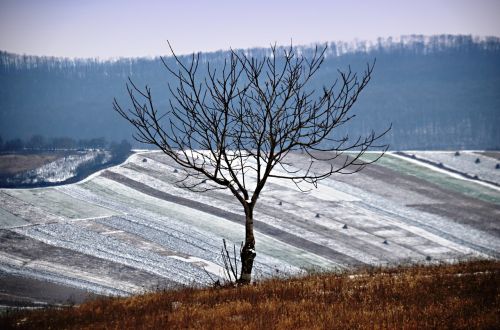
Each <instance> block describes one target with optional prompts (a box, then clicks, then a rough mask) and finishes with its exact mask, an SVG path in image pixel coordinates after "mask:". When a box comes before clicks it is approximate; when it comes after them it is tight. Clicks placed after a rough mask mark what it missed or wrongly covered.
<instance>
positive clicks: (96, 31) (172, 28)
mask: <svg viewBox="0 0 500 330" xmlns="http://www.w3.org/2000/svg"><path fill="white" fill-rule="evenodd" d="M443 33H445V34H471V35H474V36H500V0H416V1H413V0H411V1H410V0H408V1H405V0H357V1H356V0H352V1H337V0H331V1H328V0H308V1H296V0H288V1H286V0H275V1H273V0H267V1H266V0H248V1H238V0H232V1H231V0H224V1H222V0H221V1H218V0H211V1H209V0H206V1H201V0H191V1H190V0H184V1H171V0H165V1H160V0H156V1H154V0H151V1H148V0H142V1H141V0H0V50H5V51H8V52H13V53H20V54H30V55H49V56H63V57H99V58H102V59H105V58H110V57H120V56H122V57H128V56H156V55H163V54H169V51H168V48H167V44H166V40H170V42H171V43H172V45H173V46H174V49H175V50H176V52H177V53H179V54H185V53H191V52H194V51H213V50H219V49H229V48H231V47H232V48H249V47H254V46H259V47H267V46H269V45H270V44H271V43H275V42H276V43H278V44H289V43H290V40H292V41H293V43H294V44H296V45H300V44H310V43H313V42H325V41H338V40H341V41H352V40H354V39H359V40H375V39H376V38H377V37H389V36H393V37H398V36H400V35H408V34H424V35H432V34H443Z"/></svg>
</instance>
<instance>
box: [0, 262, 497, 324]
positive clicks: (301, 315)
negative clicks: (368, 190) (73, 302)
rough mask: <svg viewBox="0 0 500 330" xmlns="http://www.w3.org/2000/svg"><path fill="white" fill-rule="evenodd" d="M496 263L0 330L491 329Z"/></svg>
mask: <svg viewBox="0 0 500 330" xmlns="http://www.w3.org/2000/svg"><path fill="white" fill-rule="evenodd" d="M499 284H500V262H498V261H473V262H468V263H461V264H456V265H440V266H425V267H424V266H413V267H400V268H390V269H372V270H365V271H357V272H356V273H345V274H316V275H311V276H307V277H304V278H296V279H287V280H278V279H275V280H267V281H263V282H261V283H257V284H255V285H250V286H246V287H237V288H219V289H189V288H186V289H182V290H176V291H166V292H159V293H150V294H145V295H140V296H134V297H129V298H109V299H103V300H96V301H91V302H87V303H85V304H82V305H80V306H77V307H73V308H66V309H58V310H57V309H53V310H41V311H40V310H38V311H29V312H27V311H22V312H14V313H13V312H10V313H9V314H6V315H3V317H2V318H1V320H0V328H2V329H7V328H19V329H21V328H34V329H44V328H52V329H65V328H77V329H80V328H81V329H185V328H194V329H355V328H370V329H371V328H375V329H379V328H384V329H387V328H389V329H395V328H398V329H401V328H405V329H429V328H438V329H446V328H448V329H474V328H475V329H494V328H497V329H498V328H499V327H500V291H499Z"/></svg>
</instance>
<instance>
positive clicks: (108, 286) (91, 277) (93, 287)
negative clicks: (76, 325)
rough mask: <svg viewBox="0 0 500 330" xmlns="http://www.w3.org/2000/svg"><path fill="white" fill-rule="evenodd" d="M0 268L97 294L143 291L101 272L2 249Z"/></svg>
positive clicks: (125, 293)
mask: <svg viewBox="0 0 500 330" xmlns="http://www.w3.org/2000/svg"><path fill="white" fill-rule="evenodd" d="M0 270H2V271H4V272H6V273H9V274H15V275H23V276H28V277H30V278H36V279H44V280H48V281H49V282H54V283H58V284H64V285H70V286H73V287H77V288H81V289H86V290H90V291H92V292H95V293H98V294H108V295H109V294H112V295H127V294H137V293H140V292H143V291H144V289H143V288H142V287H140V286H137V285H135V284H133V283H128V282H124V281H120V280H118V279H116V278H110V277H107V276H105V275H103V274H93V273H89V272H86V271H83V270H77V269H74V268H71V267H68V266H65V265H63V264H57V263H53V262H48V261H42V260H30V259H27V258H23V257H20V256H17V255H13V254H9V253H5V252H2V251H0ZM40 275H41V276H40Z"/></svg>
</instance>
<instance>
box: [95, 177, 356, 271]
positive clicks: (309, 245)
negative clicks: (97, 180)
mask: <svg viewBox="0 0 500 330" xmlns="http://www.w3.org/2000/svg"><path fill="white" fill-rule="evenodd" d="M101 175H102V176H103V177H105V178H108V179H111V180H114V181H116V182H119V183H122V184H124V185H126V186H128V187H131V188H134V189H136V190H138V191H140V192H142V193H144V194H147V195H150V196H153V197H156V198H160V199H163V200H166V201H168V202H172V203H176V204H180V205H184V206H187V207H190V208H194V209H197V210H200V211H203V212H206V213H209V214H212V215H215V216H218V217H221V218H224V219H226V220H229V221H232V222H235V223H239V224H242V222H243V219H242V217H241V216H240V215H239V214H235V213H232V212H228V211H225V210H221V209H219V208H216V207H213V206H210V205H206V204H203V203H200V202H197V201H194V200H190V199H187V198H183V197H179V196H174V195H171V194H168V193H166V192H163V191H161V190H157V189H154V188H152V187H149V186H147V185H145V184H143V183H141V182H138V181H135V180H132V179H130V178H127V177H125V176H123V175H121V174H118V173H114V172H110V171H105V172H103V173H102V174H101ZM254 225H255V228H256V230H258V231H259V232H261V233H263V234H265V235H269V236H272V237H273V238H275V239H278V240H280V241H282V242H285V243H287V244H291V245H293V246H296V247H298V248H301V249H304V250H306V251H309V252H312V253H315V254H317V255H320V256H322V257H325V258H327V259H330V260H332V261H335V262H340V263H342V264H348V265H350V266H358V265H359V266H360V265H363V264H364V263H363V262H361V261H359V260H357V259H354V258H352V257H349V256H348V255H345V254H343V253H340V252H338V251H335V250H333V249H331V248H329V247H326V246H323V245H320V244H317V243H314V242H311V241H309V240H306V239H304V238H301V237H299V236H296V235H293V234H290V233H288V232H286V231H283V230H281V229H278V228H276V227H273V226H270V225H268V224H266V223H264V222H262V221H258V220H254Z"/></svg>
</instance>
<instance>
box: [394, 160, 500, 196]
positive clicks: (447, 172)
mask: <svg viewBox="0 0 500 330" xmlns="http://www.w3.org/2000/svg"><path fill="white" fill-rule="evenodd" d="M390 155H391V156H392V157H395V158H398V159H401V160H404V161H406V162H409V163H412V164H416V165H419V166H422V167H425V168H427V169H430V170H432V171H434V172H438V173H441V174H445V175H447V176H450V177H452V178H455V179H459V180H463V181H467V182H471V183H475V184H479V185H482V186H484V187H487V188H490V189H492V190H495V191H500V187H499V186H496V185H493V184H491V183H488V182H484V181H481V180H474V179H469V178H466V177H465V176H463V175H461V174H457V173H453V172H451V171H447V170H445V169H442V168H439V167H437V166H434V165H431V164H427V163H425V162H423V161H420V160H418V159H413V158H410V157H408V156H402V155H398V154H396V153H391V154H390Z"/></svg>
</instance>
